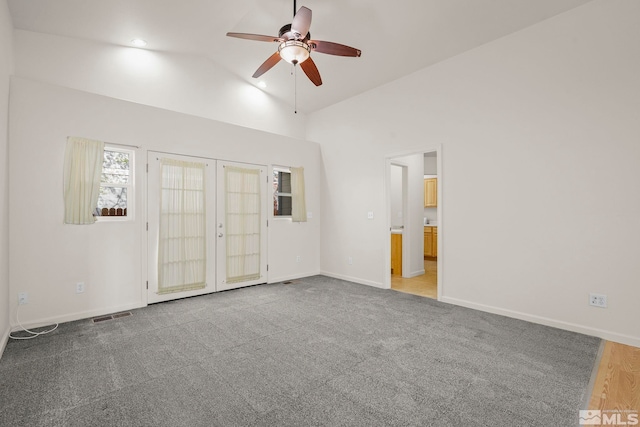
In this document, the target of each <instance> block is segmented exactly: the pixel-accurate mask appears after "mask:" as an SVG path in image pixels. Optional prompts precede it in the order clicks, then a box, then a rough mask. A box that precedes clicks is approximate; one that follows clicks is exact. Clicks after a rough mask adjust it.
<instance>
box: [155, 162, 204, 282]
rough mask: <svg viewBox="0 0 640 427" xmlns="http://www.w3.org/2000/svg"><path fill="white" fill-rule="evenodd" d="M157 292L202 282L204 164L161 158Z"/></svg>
mask: <svg viewBox="0 0 640 427" xmlns="http://www.w3.org/2000/svg"><path fill="white" fill-rule="evenodd" d="M160 169H161V175H162V176H161V189H160V230H159V236H158V293H159V294H168V293H172V292H183V291H190V290H194V289H202V288H204V287H205V286H206V260H207V245H206V211H205V206H206V205H205V164H204V163H197V162H184V161H180V160H174V159H161V160H160Z"/></svg>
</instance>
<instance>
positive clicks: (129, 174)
mask: <svg viewBox="0 0 640 427" xmlns="http://www.w3.org/2000/svg"><path fill="white" fill-rule="evenodd" d="M132 204H133V150H126V149H123V148H113V147H106V146H105V148H104V162H103V163H102V177H101V179H100V195H99V196H98V205H97V206H96V210H95V214H94V215H95V216H96V217H98V218H105V219H106V218H113V219H127V218H132V217H133V215H132V214H133V212H132V207H133V206H132Z"/></svg>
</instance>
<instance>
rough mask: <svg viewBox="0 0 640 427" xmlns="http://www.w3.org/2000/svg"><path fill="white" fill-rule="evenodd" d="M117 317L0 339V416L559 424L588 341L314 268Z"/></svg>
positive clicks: (30, 421)
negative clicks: (0, 348) (1, 345)
mask: <svg viewBox="0 0 640 427" xmlns="http://www.w3.org/2000/svg"><path fill="white" fill-rule="evenodd" d="M132 313H133V314H132V316H130V317H124V318H120V319H114V320H108V321H105V322H101V323H95V324H94V323H92V322H91V321H89V320H83V321H76V322H70V323H65V324H62V325H60V327H59V329H58V330H57V331H55V332H54V333H51V334H49V335H44V336H41V337H39V338H36V339H34V340H29V341H10V342H9V344H8V346H7V348H6V351H5V353H4V356H3V357H2V359H0V425H2V426H251V425H256V426H311V425H318V426H324V425H327V426H360V425H361V426H378V425H380V426H382V425H389V426H394V425H398V426H401V425H407V426H409V425H433V426H438V427H441V426H492V427H494V426H545V427H546V426H569V425H576V424H577V418H578V410H579V409H580V407H581V405H582V402H583V397H584V395H585V394H586V393H587V388H588V387H587V385H588V382H589V378H590V375H591V370H592V367H593V364H594V360H595V358H596V353H597V351H598V345H599V343H600V340H599V339H597V338H594V337H589V336H585V335H580V334H575V333H572V332H566V331H563V330H559V329H554V328H549V327H544V326H540V325H535V324H531V323H527V322H523V321H519V320H514V319H509V318H506V317H502V316H496V315H492V314H487V313H482V312H478V311H474V310H469V309H465V308H461V307H455V306H451V305H447V304H443V303H439V302H437V301H433V300H430V299H427V298H421V297H417V296H413V295H407V294H402V293H398V292H395V291H391V290H380V289H375V288H371V287H367V286H363V285H357V284H353V283H349V282H345V281H341V280H336V279H331V278H327V277H323V276H314V277H309V278H306V279H301V280H297V281H295V282H294V283H293V284H274V285H261V286H254V287H250V288H245V289H239V290H234V291H228V292H222V293H217V294H211V295H207V296H201V297H196V298H189V299H185V300H179V301H174V302H169V303H163V304H156V305H152V306H149V307H147V308H144V309H140V310H134V311H133V312H132ZM583 409H584V408H583Z"/></svg>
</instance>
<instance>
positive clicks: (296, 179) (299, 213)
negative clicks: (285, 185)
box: [291, 168, 307, 222]
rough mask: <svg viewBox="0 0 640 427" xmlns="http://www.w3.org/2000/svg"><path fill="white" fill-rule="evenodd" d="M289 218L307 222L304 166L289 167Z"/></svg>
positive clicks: (294, 220)
mask: <svg viewBox="0 0 640 427" xmlns="http://www.w3.org/2000/svg"><path fill="white" fill-rule="evenodd" d="M291 220H292V221H293V222H307V202H306V199H305V194H304V168H291Z"/></svg>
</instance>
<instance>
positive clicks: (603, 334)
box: [441, 297, 640, 347]
mask: <svg viewBox="0 0 640 427" xmlns="http://www.w3.org/2000/svg"><path fill="white" fill-rule="evenodd" d="M441 301H442V302H446V303H449V304H453V305H459V306H461V307H467V308H472V309H474V310H480V311H485V312H487V313H493V314H499V315H502V316H506V317H512V318H515V319H520V320H526V321H527V322H531V323H538V324H540V325H545V326H551V327H554V328H559V329H564V330H567V331H571V332H578V333H580V334H585V335H591V336H594V337H598V338H602V339H605V340H608V341H614V342H617V343H620V344H626V345H631V346H634V347H640V337H633V336H631V335H624V334H619V333H617V332H612V331H607V330H604V329H598V328H591V327H588V326H583V325H578V324H576V323H571V322H564V321H561V320H555V319H551V318H548V317H543V316H536V315H533V314H528V313H523V312H520V311H515V310H507V309H504V308H499V307H494V306H490V305H485V304H478V303H474V302H471V301H466V300H462V299H458V298H451V297H442V299H441Z"/></svg>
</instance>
